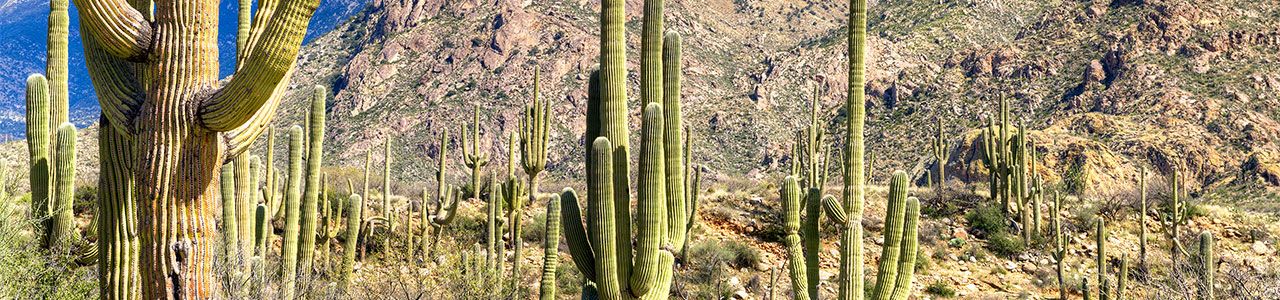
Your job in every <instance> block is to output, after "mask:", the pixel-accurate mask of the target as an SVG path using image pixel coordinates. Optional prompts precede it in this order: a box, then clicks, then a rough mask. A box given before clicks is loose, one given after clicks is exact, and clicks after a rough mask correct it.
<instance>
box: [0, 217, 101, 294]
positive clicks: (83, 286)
mask: <svg viewBox="0 0 1280 300" xmlns="http://www.w3.org/2000/svg"><path fill="white" fill-rule="evenodd" d="M14 214H15V215H21V214H23V213H22V212H16V213H14ZM35 225H36V222H34V221H32V220H29V219H26V218H17V217H16V216H15V218H14V219H13V220H12V221H11V222H0V265H3V266H4V267H3V268H0V299H95V298H97V295H98V280H97V277H96V276H97V272H96V271H95V269H94V268H92V267H80V266H77V265H75V263H74V262H73V261H72V260H73V259H74V258H75V256H77V254H76V253H68V252H60V253H48V252H47V251H45V250H42V249H40V247H39V241H38V240H37V239H35V237H34V236H32V235H30V234H29V233H24V231H27V230H30V229H31V228H32V227H33V226H35Z"/></svg>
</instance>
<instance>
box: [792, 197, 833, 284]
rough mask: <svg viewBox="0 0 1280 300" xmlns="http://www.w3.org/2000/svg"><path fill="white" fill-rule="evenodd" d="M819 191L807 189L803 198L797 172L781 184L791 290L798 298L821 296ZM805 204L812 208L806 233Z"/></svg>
mask: <svg viewBox="0 0 1280 300" xmlns="http://www.w3.org/2000/svg"><path fill="white" fill-rule="evenodd" d="M819 195H820V191H819V189H818V188H810V189H807V190H806V191H805V195H804V198H803V201H802V198H801V195H800V188H799V183H798V182H797V180H796V177H795V176H788V177H787V178H786V181H785V182H784V183H783V186H782V195H781V198H782V207H783V222H784V227H785V229H786V232H787V236H786V247H787V256H788V259H789V260H788V261H789V266H790V269H789V270H790V273H789V274H790V276H791V290H792V291H793V292H794V293H795V299H818V278H817V276H818V267H819V266H818V253H819V252H821V251H820V249H817V247H818V245H819V242H820V241H819V237H818V234H819V233H818V225H819V223H818V219H819V218H820V217H821V216H822V210H821V206H820V205H821V203H820V202H819V200H818V197H819ZM833 199H834V198H833ZM833 201H834V200H833ZM802 207H805V208H809V209H808V210H807V212H806V216H807V220H806V222H805V223H804V228H803V229H804V232H803V234H804V235H803V236H801V224H800V210H801V209H802ZM802 239H803V240H802ZM806 249H807V250H808V251H805V250H806Z"/></svg>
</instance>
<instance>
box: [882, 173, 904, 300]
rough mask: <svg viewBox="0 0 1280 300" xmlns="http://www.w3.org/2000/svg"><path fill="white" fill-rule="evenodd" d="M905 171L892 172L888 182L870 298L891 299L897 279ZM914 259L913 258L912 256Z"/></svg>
mask: <svg viewBox="0 0 1280 300" xmlns="http://www.w3.org/2000/svg"><path fill="white" fill-rule="evenodd" d="M907 176H908V175H907V173H906V172H894V173H893V179H892V180H891V181H890V182H889V203H888V205H887V206H886V208H885V220H884V224H885V225H884V250H883V251H881V252H880V253H881V254H880V267H879V269H878V270H877V272H876V285H875V288H874V289H872V290H871V299H874V300H888V299H892V296H893V289H894V287H896V284H897V283H896V281H897V279H898V276H897V275H898V274H897V273H898V263H899V262H900V257H899V256H900V255H901V254H902V250H903V247H902V241H903V232H904V230H903V226H904V224H905V223H906V218H905V216H906V209H907V205H906V204H907V201H906V200H907V188H908V186H907ZM912 260H914V258H912Z"/></svg>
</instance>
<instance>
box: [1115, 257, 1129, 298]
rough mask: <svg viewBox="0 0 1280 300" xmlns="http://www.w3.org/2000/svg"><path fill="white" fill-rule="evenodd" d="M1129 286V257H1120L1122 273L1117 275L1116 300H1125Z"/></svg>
mask: <svg viewBox="0 0 1280 300" xmlns="http://www.w3.org/2000/svg"><path fill="white" fill-rule="evenodd" d="M1128 285H1129V255H1128V254H1125V255H1123V256H1120V272H1119V273H1116V299H1119V300H1124V291H1125V289H1127V288H1128Z"/></svg>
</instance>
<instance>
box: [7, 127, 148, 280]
mask: <svg viewBox="0 0 1280 300" xmlns="http://www.w3.org/2000/svg"><path fill="white" fill-rule="evenodd" d="M99 122H100V124H104V125H103V126H102V127H101V128H99V129H98V143H99V144H98V157H99V158H100V159H99V160H98V165H99V168H100V169H101V170H100V174H98V213H101V214H102V217H101V218H99V220H98V224H97V225H98V230H97V231H98V248H97V249H98V253H99V255H98V282H99V286H100V287H101V288H100V289H99V297H101V298H102V299H108V300H129V299H139V298H140V297H141V290H139V287H140V284H139V282H138V237H137V236H136V235H134V234H131V232H132V231H133V230H134V228H136V226H137V222H138V217H137V212H136V211H135V204H134V202H133V191H134V186H133V176H131V175H130V174H128V172H129V166H131V164H132V163H134V160H133V158H134V155H135V154H134V153H133V149H132V148H131V144H130V141H129V139H128V138H127V137H125V136H124V135H122V134H120V132H118V131H116V130H115V129H114V128H112V127H111V125H109V120H107V118H105V117H104V118H100V121H99ZM7 216H8V214H2V215H0V217H7Z"/></svg>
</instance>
